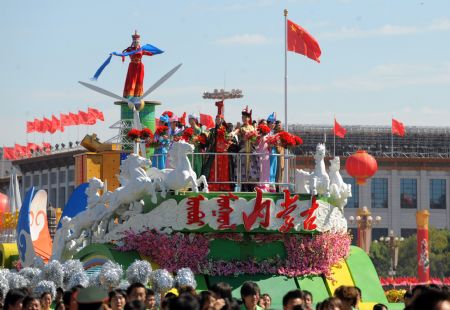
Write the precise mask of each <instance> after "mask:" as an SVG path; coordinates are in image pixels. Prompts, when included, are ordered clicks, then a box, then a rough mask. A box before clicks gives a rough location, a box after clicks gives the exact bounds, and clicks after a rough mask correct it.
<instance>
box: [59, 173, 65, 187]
mask: <svg viewBox="0 0 450 310" xmlns="http://www.w3.org/2000/svg"><path fill="white" fill-rule="evenodd" d="M59 183H60V184H61V183H62V184H65V183H66V171H65V170H61V171H60V172H59Z"/></svg>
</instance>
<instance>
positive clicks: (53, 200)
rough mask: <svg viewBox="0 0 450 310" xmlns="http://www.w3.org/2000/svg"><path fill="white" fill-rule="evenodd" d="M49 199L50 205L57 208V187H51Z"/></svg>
mask: <svg viewBox="0 0 450 310" xmlns="http://www.w3.org/2000/svg"><path fill="white" fill-rule="evenodd" d="M48 200H49V201H50V205H51V206H52V207H54V208H55V207H56V188H51V189H50V197H49V198H48Z"/></svg>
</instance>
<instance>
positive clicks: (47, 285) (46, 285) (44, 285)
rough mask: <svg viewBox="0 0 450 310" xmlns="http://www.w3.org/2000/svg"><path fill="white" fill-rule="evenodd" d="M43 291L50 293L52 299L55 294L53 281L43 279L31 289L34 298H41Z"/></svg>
mask: <svg viewBox="0 0 450 310" xmlns="http://www.w3.org/2000/svg"><path fill="white" fill-rule="evenodd" d="M44 293H50V295H51V296H52V300H53V299H54V298H55V296H56V286H55V283H54V282H52V281H46V280H43V281H41V282H39V283H38V284H37V285H36V286H35V287H34V289H33V295H34V297H36V298H41V296H42V294H44Z"/></svg>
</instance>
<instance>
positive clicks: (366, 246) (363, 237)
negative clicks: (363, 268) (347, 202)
mask: <svg viewBox="0 0 450 310" xmlns="http://www.w3.org/2000/svg"><path fill="white" fill-rule="evenodd" d="M348 219H349V221H350V223H352V224H353V223H355V222H356V224H357V226H358V233H357V245H358V246H359V247H360V248H362V249H363V250H364V251H366V253H369V251H370V243H371V242H372V226H373V225H376V224H379V223H380V222H381V217H380V216H376V217H375V218H373V217H372V213H371V212H370V210H369V209H368V208H367V207H362V208H360V209H358V210H357V211H356V218H355V217H353V216H350V217H349V218H348Z"/></svg>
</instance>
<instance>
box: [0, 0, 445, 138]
mask: <svg viewBox="0 0 450 310" xmlns="http://www.w3.org/2000/svg"><path fill="white" fill-rule="evenodd" d="M284 8H287V9H288V10H289V18H290V19H291V20H292V21H294V22H296V23H298V24H299V25H301V26H303V27H304V28H306V29H307V30H308V31H309V32H310V33H311V34H312V35H313V36H315V37H316V39H317V40H318V41H319V44H320V46H321V48H322V57H321V63H320V64H318V63H316V62H314V61H311V60H309V59H307V58H306V57H304V56H302V55H298V54H293V53H289V55H288V75H289V79H288V102H289V113H288V120H289V122H290V123H303V124H331V123H332V120H333V115H336V118H337V119H338V121H339V122H340V123H342V124H344V125H345V124H366V125H373V124H382V125H388V124H389V123H390V118H391V115H393V116H394V117H396V118H398V119H400V120H402V121H403V122H404V123H405V124H406V125H413V126H448V125H449V123H450V121H449V120H450V109H449V103H450V87H449V86H450V85H449V84H450V16H449V15H450V1H444V0H442V1H426V0H422V1H420V0H418V1H414V0H403V1H402V0H397V1H392V0H377V1H362V0H358V1H356V0H355V1H351V0H341V1H338V0H335V1H331V0H330V1H314V0H309V1H308V0H304V1H295V0H292V1H271V0H246V1H189V0H185V1H139V0H136V1H133V2H124V1H81V0H80V1H45V0H43V1H7V2H4V3H2V10H1V11H0V38H1V41H2V48H1V49H0V94H1V97H2V101H1V102H2V103H1V108H2V112H1V114H0V124H1V129H2V135H1V137H0V145H5V146H7V145H11V144H13V143H14V142H16V143H25V142H26V141H27V138H28V140H29V141H35V142H40V141H42V136H41V135H33V134H30V135H28V137H27V136H26V134H25V122H26V121H27V120H31V119H33V118H34V117H38V118H42V116H51V114H52V113H55V114H59V113H60V112H69V111H72V112H75V111H77V110H78V109H86V108H87V107H88V106H92V107H97V108H99V109H101V110H103V111H104V112H105V118H106V120H105V122H104V123H101V124H99V125H95V126H92V127H90V128H78V129H76V128H69V129H68V130H67V131H66V132H65V133H63V134H60V133H58V134H55V135H53V136H52V137H50V136H47V135H46V136H45V137H44V139H45V140H46V141H51V142H53V143H56V142H61V141H68V140H74V139H75V138H76V137H77V136H78V137H79V138H81V137H82V136H83V135H84V134H85V133H86V132H97V133H98V134H99V136H100V138H101V140H106V139H108V138H110V137H112V136H113V135H115V134H116V132H115V131H113V130H111V129H107V127H108V125H110V124H112V123H114V122H115V121H116V120H118V119H119V110H118V108H117V107H116V106H114V105H113V104H112V102H113V100H110V99H109V98H107V97H104V96H102V95H99V94H96V93H94V92H92V91H90V90H89V89H85V88H83V87H82V86H80V85H79V84H78V83H77V81H78V80H82V81H89V78H90V77H91V76H92V75H93V73H94V72H95V70H96V69H97V68H98V66H99V65H100V64H101V63H102V62H103V61H104V60H105V58H106V57H107V55H108V53H109V52H111V51H120V50H122V49H124V48H125V47H127V46H128V45H129V44H130V42H131V38H130V35H131V34H132V33H133V32H134V30H135V29H137V30H138V31H139V33H140V34H141V37H142V43H150V44H153V45H155V46H157V47H159V48H161V49H162V50H164V51H165V53H164V54H161V55H157V56H154V57H147V58H145V59H144V63H145V68H146V77H145V81H144V84H145V86H146V87H149V86H150V85H151V84H152V83H153V82H154V81H156V80H157V79H158V78H159V77H160V76H161V75H163V74H164V73H165V72H167V71H168V70H169V69H171V68H172V67H174V66H175V65H176V64H178V63H180V62H182V63H183V66H182V67H181V69H180V70H179V71H178V72H177V73H176V74H175V75H174V76H173V77H172V78H171V79H170V80H169V81H167V82H166V83H165V84H164V85H163V86H161V87H160V88H159V89H158V90H156V91H155V92H154V93H153V94H151V95H150V96H149V97H148V98H147V99H152V100H159V101H162V102H163V106H162V108H161V109H160V112H161V111H163V110H166V109H171V110H173V111H174V112H175V113H176V114H179V115H181V114H182V113H183V112H184V111H186V112H188V113H189V112H198V111H201V112H202V113H209V114H215V112H216V110H215V108H214V104H213V102H212V101H209V100H204V99H202V97H201V96H202V93H203V91H205V90H213V89H214V88H223V87H224V85H225V87H226V88H229V89H231V88H240V89H242V90H243V93H244V98H243V99H240V100H232V101H231V100H230V101H227V102H226V114H225V116H226V118H227V119H228V120H229V121H233V122H235V121H237V120H238V119H239V118H240V111H241V109H242V108H243V107H244V106H245V105H249V107H251V108H253V110H254V115H255V116H256V118H259V117H266V116H267V115H268V114H270V113H271V112H272V111H277V112H278V116H279V117H280V118H281V119H284V115H283V111H284V107H283V103H284V101H283V100H284V99H283V83H284V50H283V49H284V17H283V9H284ZM126 70H127V63H125V64H122V63H121V61H120V59H119V58H113V60H112V62H111V64H110V65H109V67H107V69H106V70H105V71H104V73H103V75H102V76H101V77H100V79H99V80H98V82H96V83H97V85H98V86H100V87H103V88H106V89H108V90H111V91H113V92H115V93H118V94H121V93H122V90H123V83H124V79H125V74H126Z"/></svg>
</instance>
